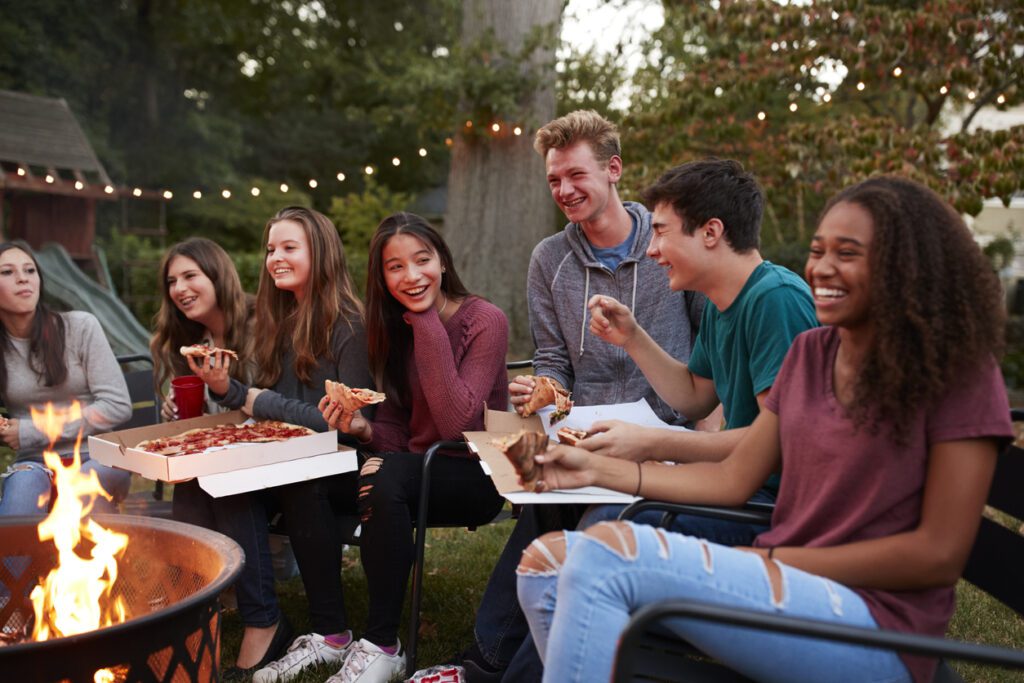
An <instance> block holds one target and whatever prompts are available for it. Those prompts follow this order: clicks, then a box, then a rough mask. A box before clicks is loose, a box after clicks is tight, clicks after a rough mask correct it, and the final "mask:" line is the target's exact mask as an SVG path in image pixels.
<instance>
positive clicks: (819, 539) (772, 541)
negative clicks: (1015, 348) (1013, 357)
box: [755, 327, 1012, 681]
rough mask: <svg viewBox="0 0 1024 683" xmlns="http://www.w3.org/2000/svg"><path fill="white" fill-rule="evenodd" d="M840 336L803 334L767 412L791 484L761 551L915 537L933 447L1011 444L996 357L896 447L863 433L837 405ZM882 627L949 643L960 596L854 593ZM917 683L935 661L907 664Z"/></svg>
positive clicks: (914, 423)
mask: <svg viewBox="0 0 1024 683" xmlns="http://www.w3.org/2000/svg"><path fill="white" fill-rule="evenodd" d="M838 348H839V334H838V332H837V331H836V329H835V328H833V327H822V328H818V329H814V330H809V331H807V332H804V333H803V334H801V335H800V336H799V337H797V338H796V340H795V341H794V342H793V346H792V348H791V349H790V351H789V354H788V355H787V356H786V360H785V361H784V362H783V364H782V369H781V370H780V371H779V375H778V377H777V378H776V379H775V384H774V385H773V386H772V389H771V392H770V393H769V394H768V400H767V401H766V403H765V405H766V407H767V409H768V410H770V411H772V412H773V413H775V414H776V415H778V416H779V438H780V445H781V448H782V454H783V455H782V482H781V485H780V487H779V498H778V504H777V506H776V508H775V513H774V514H773V516H772V527H771V529H770V530H769V531H767V532H765V533H763V534H761V535H760V536H758V538H757V540H756V541H755V545H757V546H761V547H770V546H806V547H823V546H834V545H840V544H843V543H852V542H854V541H862V540H867V539H873V538H880V537H883V536H891V535H893V534H898V533H902V532H906V531H910V530H912V529H915V528H916V527H917V525H918V524H919V522H920V518H921V503H922V497H923V494H924V482H925V475H926V469H927V464H928V451H929V448H930V446H932V445H933V444H936V443H940V442H943V441H954V440H960V439H971V438H996V439H999V440H1000V441H1001V442H1002V441H1004V440H1005V439H1008V438H1011V437H1012V425H1011V423H1010V417H1009V403H1008V401H1007V397H1006V388H1005V385H1004V384H1003V378H1002V375H1001V374H1000V372H999V367H998V365H996V362H995V359H992V360H990V361H988V362H986V363H985V364H984V366H983V367H982V368H979V369H978V370H975V371H973V372H970V373H966V374H965V375H964V376H963V377H961V378H959V379H958V381H957V382H956V383H955V385H954V386H953V387H951V388H950V390H949V393H948V394H947V395H946V396H945V397H943V398H942V400H940V401H938V402H937V404H936V405H935V406H934V407H933V408H932V409H931V410H927V411H925V410H924V409H922V410H920V411H918V413H917V414H916V415H915V416H914V417H913V419H912V420H910V421H909V423H908V424H906V425H904V427H905V430H901V431H904V433H905V434H906V435H907V436H908V439H909V440H908V442H907V443H906V445H904V446H897V445H896V444H895V443H893V442H892V441H891V439H890V438H889V429H888V425H884V424H883V425H881V426H880V427H878V428H864V429H856V428H855V427H854V425H853V422H852V421H851V420H850V419H849V418H848V417H847V416H846V412H845V410H844V409H843V407H842V406H841V405H840V404H839V402H838V400H837V399H836V396H835V392H834V391H833V387H832V376H833V375H832V369H833V365H834V364H835V358H836V351H837V349H838ZM853 590H855V591H856V592H857V593H858V594H859V595H860V596H861V597H862V598H863V599H864V601H865V602H866V603H867V606H868V609H869V610H870V611H871V614H872V616H873V617H874V618H875V621H877V622H878V624H879V626H881V627H882V628H886V629H893V630H896V631H904V632H912V633H923V634H929V635H935V636H941V635H943V634H944V633H945V631H946V625H947V624H948V622H949V619H950V617H951V616H952V614H953V608H954V599H955V598H954V589H953V586H948V587H946V588H932V589H926V590H917V591H883V590H876V589H861V588H854V589H853ZM903 661H904V663H906V665H907V667H908V668H909V669H910V672H911V674H912V675H913V677H914V680H915V681H930V680H931V679H932V676H933V675H934V670H935V660H933V659H925V658H922V657H903Z"/></svg>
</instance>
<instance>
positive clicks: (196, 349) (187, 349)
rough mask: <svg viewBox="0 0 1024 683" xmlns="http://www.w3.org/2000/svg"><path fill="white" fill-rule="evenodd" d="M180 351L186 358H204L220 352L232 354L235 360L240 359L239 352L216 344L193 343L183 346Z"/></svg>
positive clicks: (227, 354) (226, 354)
mask: <svg viewBox="0 0 1024 683" xmlns="http://www.w3.org/2000/svg"><path fill="white" fill-rule="evenodd" d="M178 352H179V353H180V354H181V355H183V356H185V357H186V358H195V359H197V360H198V359H203V360H205V359H206V358H209V357H210V356H214V355H216V354H217V353H218V352H220V353H221V354H223V355H225V356H231V358H233V359H234V360H238V354H237V353H235V352H234V351H232V350H231V349H220V348H217V347H216V346H207V345H206V344H192V345H191V346H182V347H181V348H180V349H178Z"/></svg>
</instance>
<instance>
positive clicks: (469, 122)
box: [466, 119, 473, 128]
mask: <svg viewBox="0 0 1024 683" xmlns="http://www.w3.org/2000/svg"><path fill="white" fill-rule="evenodd" d="M472 127H473V122H472V121H470V120H468V119H467V120H466V128H472Z"/></svg>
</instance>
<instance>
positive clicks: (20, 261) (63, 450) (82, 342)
mask: <svg viewBox="0 0 1024 683" xmlns="http://www.w3.org/2000/svg"><path fill="white" fill-rule="evenodd" d="M42 293H43V278H42V273H41V272H40V270H39V264H38V263H37V262H36V260H35V257H34V256H33V254H32V252H31V250H30V249H29V247H28V245H25V244H21V243H17V242H8V243H6V244H3V245H0V322H2V323H3V324H2V325H0V352H2V353H3V363H2V364H0V397H2V399H3V404H4V405H5V406H6V407H7V416H8V418H9V419H8V420H7V422H6V424H5V425H4V426H3V429H2V430H0V439H2V441H3V443H4V444H5V445H7V446H9V447H10V448H12V449H14V450H15V451H17V453H18V456H17V459H16V461H15V463H14V464H13V465H11V467H9V468H8V470H7V472H6V473H5V474H4V475H3V478H4V482H3V497H2V498H0V516H2V515H30V514H40V513H44V512H46V510H47V509H48V507H49V504H50V493H51V484H52V474H51V472H50V470H49V469H47V467H46V466H45V465H44V464H43V449H45V448H47V447H48V446H49V439H48V438H47V437H46V435H45V434H43V433H42V432H40V431H39V430H38V429H37V428H36V427H35V425H33V424H32V418H31V414H30V408H31V407H32V406H36V407H41V406H43V405H44V404H46V403H53V404H54V405H56V406H67V405H69V404H70V403H71V402H72V401H76V400H77V401H78V402H79V403H80V404H81V406H82V418H81V419H80V420H74V421H70V422H68V423H67V424H65V425H64V430H63V432H62V434H61V436H60V437H59V438H58V440H57V442H56V443H55V444H54V446H53V450H55V451H56V452H57V453H59V454H60V455H62V456H70V455H71V454H72V452H73V451H74V446H75V440H76V438H77V436H78V433H79V430H81V432H82V435H83V437H84V436H87V435H89V434H97V433H102V432H107V431H110V430H112V429H114V428H115V427H117V425H119V424H121V423H122V422H124V421H125V420H127V419H128V418H129V417H130V416H131V413H132V407H131V402H130V401H129V399H128V387H127V386H126V385H125V381H124V375H123V374H122V372H121V368H120V367H119V366H118V364H117V359H116V358H114V354H113V352H112V351H111V350H110V345H109V344H108V343H107V339H106V337H105V336H104V334H103V330H102V329H101V328H100V324H99V322H98V321H97V320H96V318H95V317H94V316H93V315H92V314H90V313H85V312H83V311H71V312H69V313H55V312H53V311H51V310H50V309H49V307H48V306H47V305H46V304H45V303H44V302H43V297H42ZM82 446H83V449H82V450H83V452H82V460H83V463H82V470H83V472H86V473H88V472H96V474H97V476H98V477H99V481H100V484H101V485H102V486H103V488H104V490H106V491H107V493H108V494H109V495H110V499H109V500H108V499H105V498H97V499H96V502H95V509H96V510H100V511H116V509H117V507H116V506H117V503H119V502H120V501H121V500H122V499H123V498H124V497H125V496H126V495H127V494H128V485H129V482H130V479H131V473H129V472H127V471H124V470H116V469H114V468H111V467H106V466H105V465H101V464H99V463H97V462H94V461H92V460H89V456H88V453H87V452H85V449H84V446H85V442H84V441H83V444H82Z"/></svg>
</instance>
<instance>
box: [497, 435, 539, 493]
mask: <svg viewBox="0 0 1024 683" xmlns="http://www.w3.org/2000/svg"><path fill="white" fill-rule="evenodd" d="M491 445H493V446H494V447H495V448H497V449H498V450H499V451H501V452H502V453H504V454H505V457H506V458H508V460H509V462H511V463H512V467H514V468H515V469H516V474H518V475H519V479H520V481H522V483H523V487H524V488H534V487H535V485H536V483H537V479H539V478H540V467H538V466H537V462H536V461H535V460H534V459H533V456H535V455H537V454H538V453H543V452H544V451H546V450H547V449H548V435H547V434H544V433H543V432H530V431H527V430H525V429H521V430H519V431H518V432H516V433H515V434H510V435H508V436H506V437H503V438H501V439H495V440H494V441H492V442H491Z"/></svg>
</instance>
